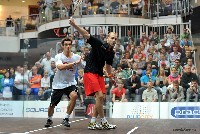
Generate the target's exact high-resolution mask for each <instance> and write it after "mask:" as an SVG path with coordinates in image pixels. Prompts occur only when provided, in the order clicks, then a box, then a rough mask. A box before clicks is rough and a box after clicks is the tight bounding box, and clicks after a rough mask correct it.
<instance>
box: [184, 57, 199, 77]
mask: <svg viewBox="0 0 200 134" xmlns="http://www.w3.org/2000/svg"><path fill="white" fill-rule="evenodd" d="M186 66H190V67H191V71H192V73H194V74H195V73H196V67H195V65H194V64H193V62H192V58H188V59H187V64H186V65H185V66H184V69H185V68H186ZM184 72H185V70H184Z"/></svg>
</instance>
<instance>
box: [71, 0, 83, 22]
mask: <svg viewBox="0 0 200 134" xmlns="http://www.w3.org/2000/svg"><path fill="white" fill-rule="evenodd" d="M72 2H73V4H74V10H73V12H72V16H71V17H70V19H71V18H72V17H73V15H74V13H75V12H76V9H77V8H78V7H79V6H80V5H81V3H82V0H72Z"/></svg>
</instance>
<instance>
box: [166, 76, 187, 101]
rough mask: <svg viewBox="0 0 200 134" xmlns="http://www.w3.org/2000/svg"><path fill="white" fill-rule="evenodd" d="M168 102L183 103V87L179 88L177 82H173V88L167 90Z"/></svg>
mask: <svg viewBox="0 0 200 134" xmlns="http://www.w3.org/2000/svg"><path fill="white" fill-rule="evenodd" d="M168 91H169V99H170V102H184V101H185V100H184V97H185V96H184V92H183V87H181V86H179V82H178V80H175V81H173V86H172V87H169V88H168Z"/></svg>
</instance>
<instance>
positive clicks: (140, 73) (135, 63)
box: [131, 62, 142, 76]
mask: <svg viewBox="0 0 200 134" xmlns="http://www.w3.org/2000/svg"><path fill="white" fill-rule="evenodd" d="M131 69H132V71H135V72H136V74H137V75H138V76H142V69H139V68H138V63H137V62H134V63H133V64H132V67H131Z"/></svg>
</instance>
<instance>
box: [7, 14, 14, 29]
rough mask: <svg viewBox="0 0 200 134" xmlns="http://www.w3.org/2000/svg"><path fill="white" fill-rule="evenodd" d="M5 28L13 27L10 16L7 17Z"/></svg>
mask: <svg viewBox="0 0 200 134" xmlns="http://www.w3.org/2000/svg"><path fill="white" fill-rule="evenodd" d="M6 27H13V19H12V17H11V15H9V16H8V18H6Z"/></svg>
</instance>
